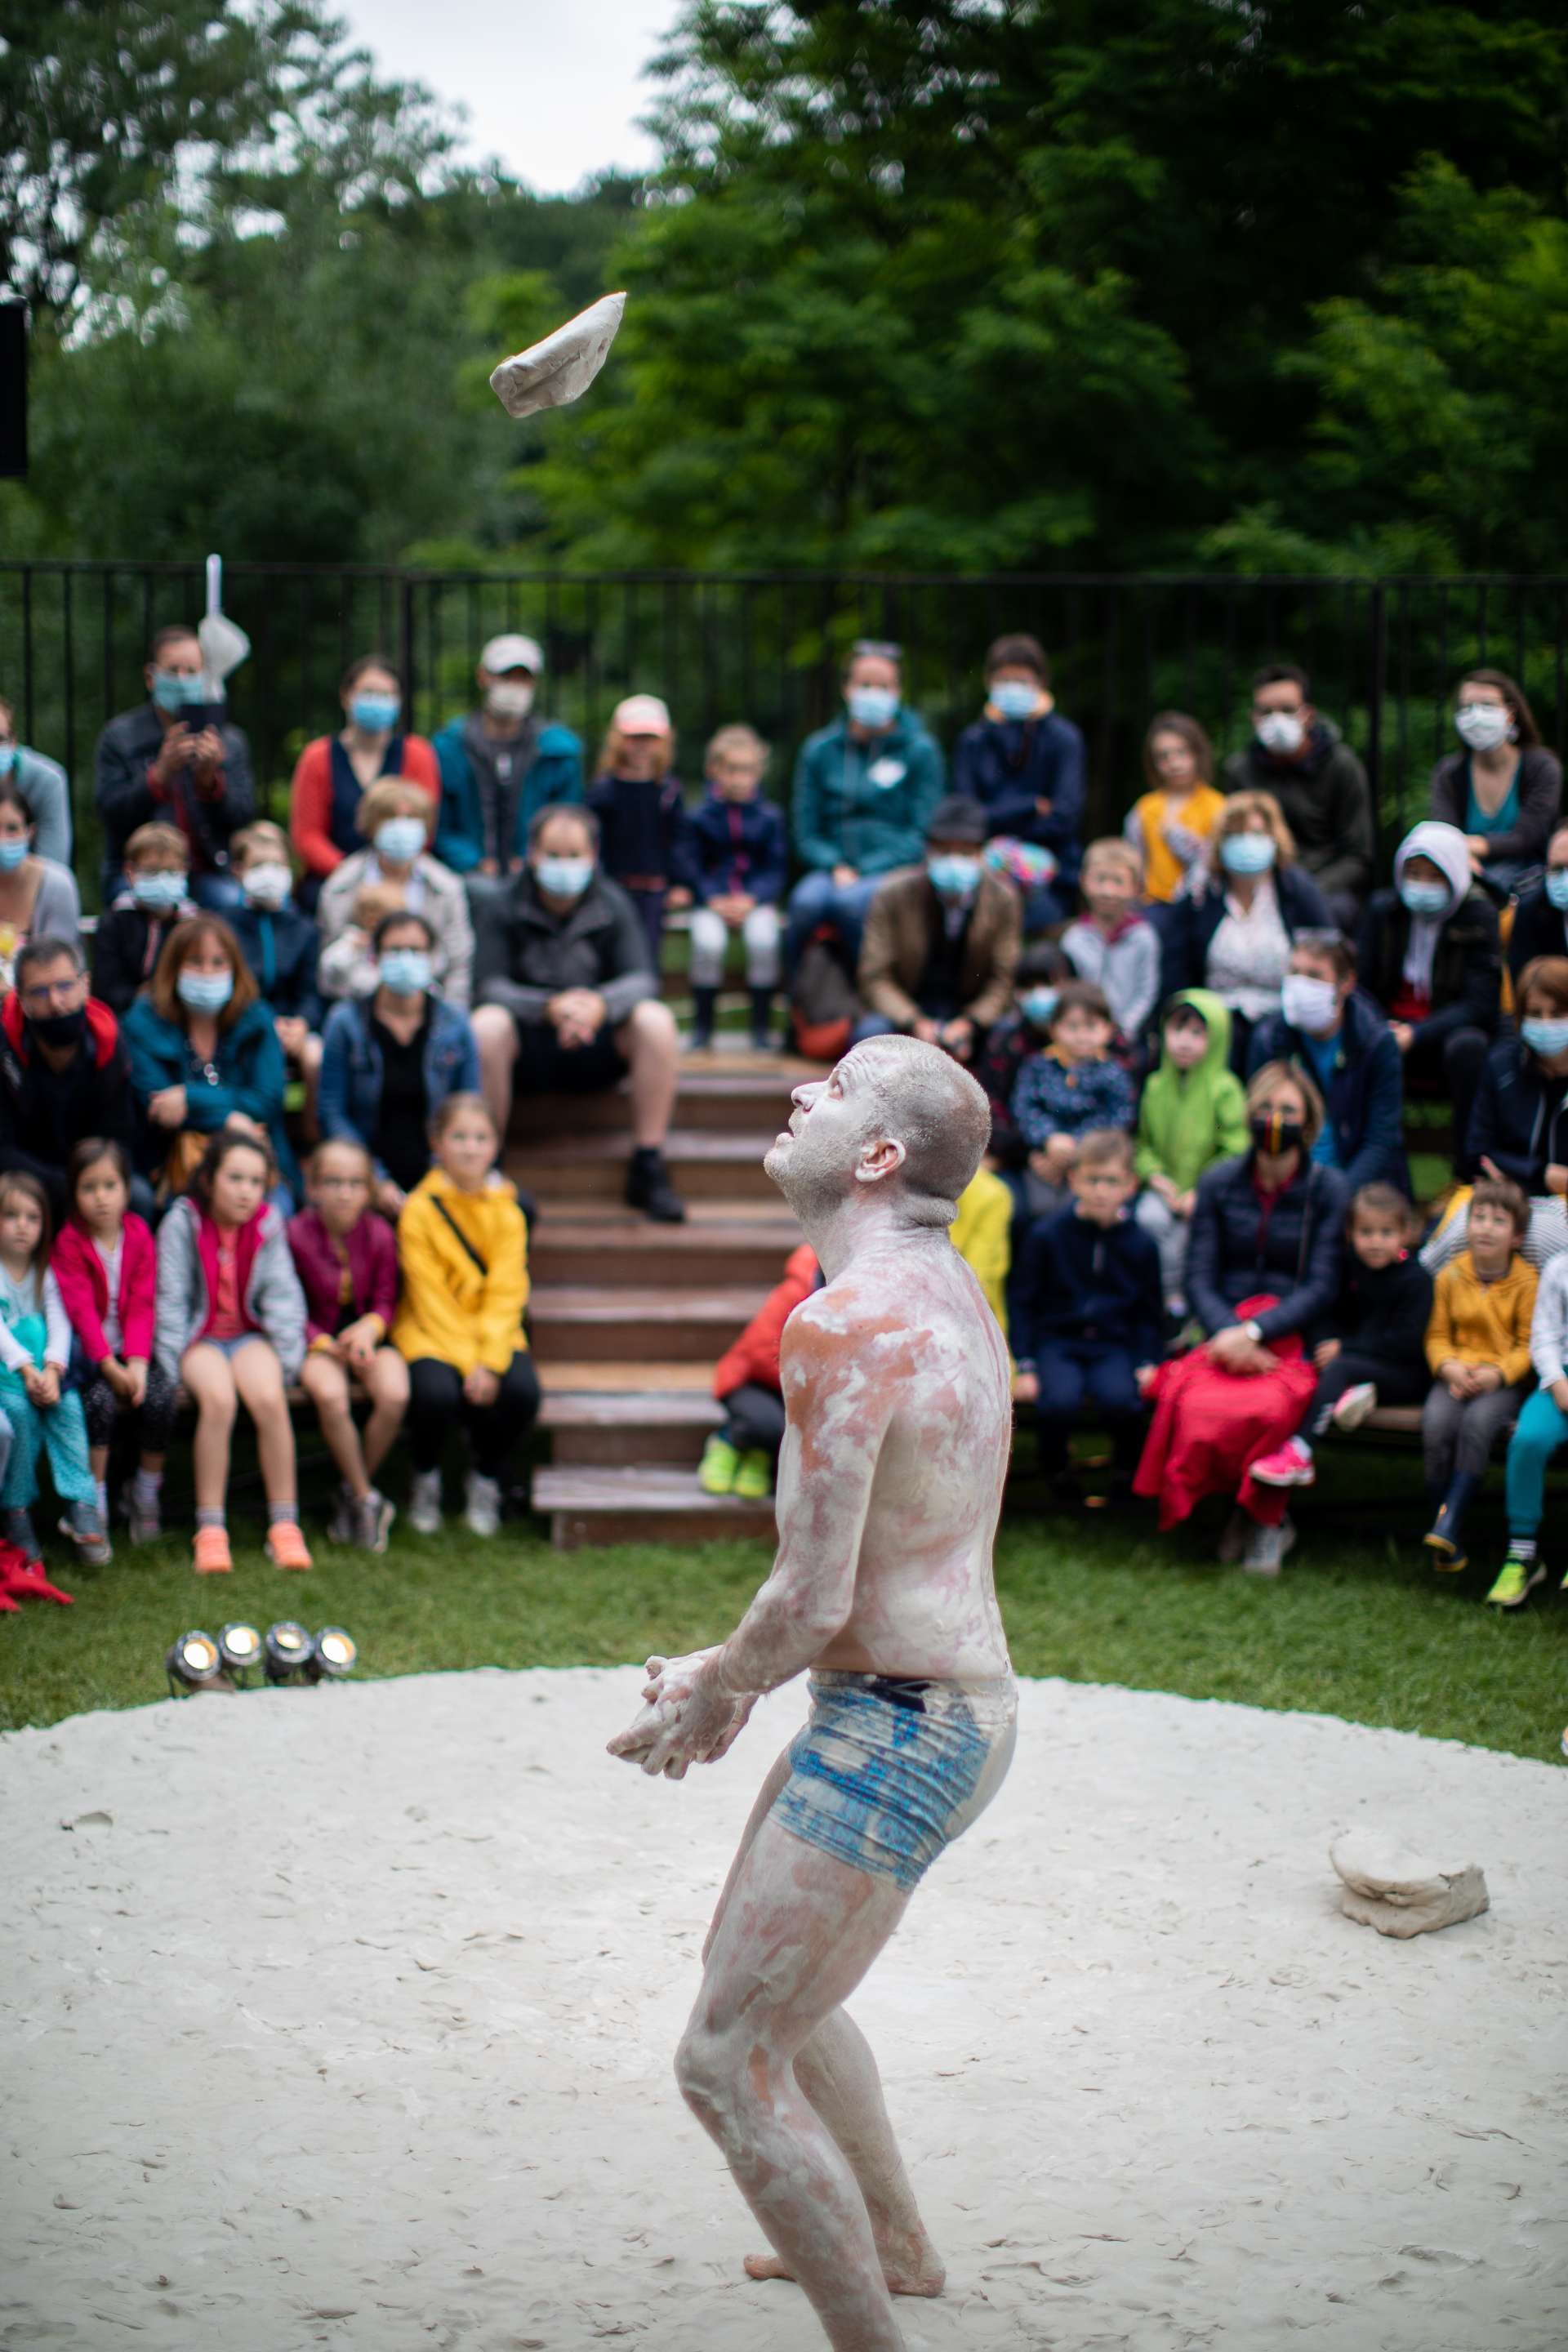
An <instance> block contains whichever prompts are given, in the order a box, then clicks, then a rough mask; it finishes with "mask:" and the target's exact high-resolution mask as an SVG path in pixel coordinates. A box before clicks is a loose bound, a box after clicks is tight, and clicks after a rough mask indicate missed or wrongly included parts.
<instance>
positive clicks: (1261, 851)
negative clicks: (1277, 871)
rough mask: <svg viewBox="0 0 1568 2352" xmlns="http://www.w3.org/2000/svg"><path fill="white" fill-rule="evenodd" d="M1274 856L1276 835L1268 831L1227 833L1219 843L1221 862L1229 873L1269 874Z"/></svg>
mask: <svg viewBox="0 0 1568 2352" xmlns="http://www.w3.org/2000/svg"><path fill="white" fill-rule="evenodd" d="M1274 858H1275V849H1274V836H1273V835H1272V834H1268V833H1227V834H1226V837H1225V839H1224V840H1223V841H1222V842H1221V843H1220V845H1219V862H1220V864H1221V865H1222V866H1224V867H1225V870H1226V873H1227V874H1267V873H1268V869H1269V867H1270V866H1272V865H1273V863H1274Z"/></svg>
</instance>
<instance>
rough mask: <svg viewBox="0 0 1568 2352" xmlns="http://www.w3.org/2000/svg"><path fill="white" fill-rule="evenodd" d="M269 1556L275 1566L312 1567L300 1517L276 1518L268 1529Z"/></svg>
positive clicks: (312, 1562) (312, 1563)
mask: <svg viewBox="0 0 1568 2352" xmlns="http://www.w3.org/2000/svg"><path fill="white" fill-rule="evenodd" d="M267 1557H268V1559H269V1560H270V1561H271V1562H272V1565H273V1567H274V1568H311V1567H313V1566H314V1565H315V1563H314V1561H313V1560H312V1559H311V1558H310V1552H309V1551H308V1550H307V1549H306V1547H305V1538H304V1537H303V1536H302V1535H301V1534H300V1522H299V1520H298V1519H274V1520H273V1522H272V1525H271V1527H270V1528H268V1531H267Z"/></svg>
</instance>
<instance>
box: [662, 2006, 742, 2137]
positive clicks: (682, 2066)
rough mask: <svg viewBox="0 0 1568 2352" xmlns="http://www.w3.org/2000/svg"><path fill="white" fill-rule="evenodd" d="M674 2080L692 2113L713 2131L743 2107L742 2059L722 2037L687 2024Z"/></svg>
mask: <svg viewBox="0 0 1568 2352" xmlns="http://www.w3.org/2000/svg"><path fill="white" fill-rule="evenodd" d="M675 2079H676V2082H677V2084H679V2089H680V2095H681V2097H682V2098H683V2099H684V2100H685V2101H686V2104H687V2105H688V2106H689V2108H690V2109H691V2112H692V2114H693V2115H694V2116H698V2117H699V2118H700V2121H701V2122H703V2123H704V2124H706V2125H707V2126H708V2127H709V2129H710V2130H716V2129H718V2128H719V2127H720V2126H721V2125H722V2124H723V2123H724V2122H725V2121H726V2120H728V2119H729V2118H730V2117H731V2116H733V2115H734V2114H735V2113H736V2111H737V2109H738V2108H739V2107H740V2106H741V2105H742V2100H743V2096H744V2094H745V2089H746V2080H747V2076H746V2064H745V2060H744V2057H743V2056H742V2054H741V2053H739V2052H737V2050H736V2049H735V2047H734V2045H733V2044H732V2043H731V2042H730V2041H729V2039H728V2038H727V2037H726V2036H725V2035H723V2034H721V2033H713V2032H710V2031H709V2030H708V2028H707V2027H705V2026H700V2025H695V2024H693V2025H689V2026H688V2027H687V2029H686V2032H684V2033H683V2034H682V2036H681V2038H680V2044H679V2048H678V2049H677V2051H676V2053H675Z"/></svg>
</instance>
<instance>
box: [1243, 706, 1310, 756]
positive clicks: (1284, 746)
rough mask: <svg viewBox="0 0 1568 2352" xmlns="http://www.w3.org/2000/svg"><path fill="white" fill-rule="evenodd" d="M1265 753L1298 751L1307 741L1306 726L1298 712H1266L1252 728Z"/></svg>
mask: <svg viewBox="0 0 1568 2352" xmlns="http://www.w3.org/2000/svg"><path fill="white" fill-rule="evenodd" d="M1252 731H1253V733H1254V734H1255V735H1256V736H1257V738H1258V741H1259V742H1260V743H1261V744H1262V746H1263V748H1264V750H1265V751H1284V752H1287V753H1288V752H1290V751H1300V748H1301V746H1302V744H1303V743H1304V742H1305V741H1306V740H1307V725H1306V721H1305V719H1303V718H1302V717H1301V714H1300V711H1299V710H1266V711H1265V712H1264V714H1263V716H1262V718H1261V719H1258V721H1257V723H1256V725H1255V726H1254V728H1253V730H1252Z"/></svg>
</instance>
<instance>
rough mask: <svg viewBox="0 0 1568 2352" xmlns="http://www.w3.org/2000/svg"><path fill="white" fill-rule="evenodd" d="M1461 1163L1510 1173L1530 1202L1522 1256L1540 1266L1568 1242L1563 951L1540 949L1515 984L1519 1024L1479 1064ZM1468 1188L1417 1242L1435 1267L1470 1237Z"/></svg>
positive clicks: (1567, 992) (1567, 1025) (1567, 1027)
mask: <svg viewBox="0 0 1568 2352" xmlns="http://www.w3.org/2000/svg"><path fill="white" fill-rule="evenodd" d="M1460 1164H1461V1166H1462V1167H1464V1168H1466V1169H1468V1170H1471V1171H1478V1172H1479V1174H1481V1175H1485V1176H1500V1177H1506V1178H1508V1179H1509V1180H1510V1181H1511V1182H1513V1183H1516V1184H1518V1185H1519V1186H1520V1187H1521V1190H1522V1191H1523V1192H1525V1194H1526V1195H1527V1196H1528V1198H1529V1201H1530V1204H1531V1213H1530V1225H1529V1230H1528V1232H1527V1234H1526V1236H1525V1242H1524V1255H1525V1256H1526V1258H1527V1259H1528V1260H1529V1262H1530V1263H1531V1265H1535V1266H1542V1265H1546V1264H1547V1262H1548V1261H1549V1260H1550V1259H1552V1258H1553V1257H1555V1256H1557V1255H1558V1254H1559V1253H1560V1252H1561V1251H1563V1249H1568V1223H1565V1221H1564V1217H1563V1202H1564V1200H1565V1199H1568V958H1564V957H1562V956H1541V957H1538V958H1537V960H1536V961H1535V962H1534V963H1532V964H1530V965H1528V966H1527V967H1526V970H1525V971H1524V973H1523V976H1522V978H1521V982H1520V989H1519V1029H1518V1033H1517V1034H1515V1035H1512V1036H1509V1037H1502V1038H1500V1039H1499V1041H1498V1043H1497V1045H1494V1047H1493V1048H1492V1051H1491V1053H1490V1054H1489V1055H1488V1057H1487V1060H1486V1063H1485V1065H1484V1066H1483V1068H1482V1071H1481V1083H1480V1087H1479V1090H1478V1092H1477V1095H1476V1101H1475V1108H1474V1109H1473V1111H1472V1112H1471V1114H1470V1124H1469V1131H1468V1136H1467V1139H1466V1147H1465V1154H1464V1159H1463V1160H1462V1161H1461V1163H1460ZM1468 1215H1469V1192H1468V1188H1462V1189H1461V1190H1460V1191H1459V1192H1457V1193H1456V1194H1455V1195H1454V1197H1453V1198H1452V1199H1451V1200H1450V1201H1449V1202H1448V1204H1447V1208H1446V1210H1445V1213H1444V1215H1443V1218H1442V1220H1441V1222H1440V1223H1439V1224H1438V1225H1437V1227H1436V1231H1435V1232H1434V1233H1432V1234H1430V1236H1429V1237H1428V1238H1427V1240H1426V1242H1425V1243H1424V1244H1423V1245H1422V1250H1421V1256H1422V1261H1423V1263H1424V1264H1425V1265H1427V1266H1428V1267H1430V1268H1431V1270H1432V1271H1433V1272H1434V1273H1436V1270H1437V1268H1438V1267H1439V1266H1441V1265H1445V1264H1446V1263H1447V1260H1448V1259H1449V1258H1451V1257H1453V1256H1455V1255H1457V1254H1458V1252H1459V1251H1460V1250H1462V1249H1463V1248H1464V1246H1465V1244H1466V1241H1467V1240H1468Z"/></svg>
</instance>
